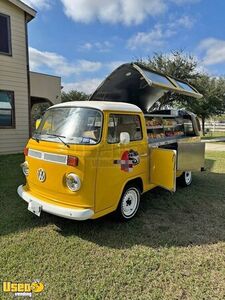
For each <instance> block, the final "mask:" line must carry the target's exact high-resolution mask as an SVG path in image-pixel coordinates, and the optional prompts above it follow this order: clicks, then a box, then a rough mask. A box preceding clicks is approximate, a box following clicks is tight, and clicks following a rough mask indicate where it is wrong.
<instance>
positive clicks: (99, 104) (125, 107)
mask: <svg viewBox="0 0 225 300" xmlns="http://www.w3.org/2000/svg"><path fill="white" fill-rule="evenodd" d="M74 106H75V107H76V106H78V107H90V108H97V109H99V110H101V111H105V110H110V111H126V112H142V110H141V109H140V108H139V107H137V106H136V105H134V104H130V103H125V102H108V101H70V102H64V103H60V104H56V105H54V106H52V107H51V108H53V107H74Z"/></svg>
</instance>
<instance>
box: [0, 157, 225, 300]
mask: <svg viewBox="0 0 225 300" xmlns="http://www.w3.org/2000/svg"><path fill="white" fill-rule="evenodd" d="M22 161H23V157H22V155H10V156H0V170H1V172H0V207H1V209H0V251H1V252H0V280H1V281H3V280H9V281H20V282H21V281H26V282H27V281H28V282H29V281H32V280H35V279H40V280H41V281H42V282H44V284H45V291H44V292H43V293H42V294H41V295H36V296H35V297H34V298H35V299H41V300H43V299H49V300H58V299H59V300H61V299H72V300H75V299H80V300H85V299H88V300H89V299H90V300H91V299H144V300H146V299H151V300H154V299H160V300H161V299H166V300H167V299H182V300H184V299H196V300H200V299H209V300H211V299H213V300H214V299H225V152H224V153H222V152H209V153H208V154H207V167H208V171H207V172H203V173H196V174H195V175H194V181H193V184H192V186H191V187H189V188H183V189H182V188H178V190H177V192H176V193H175V194H170V193H169V192H167V191H164V190H162V189H158V188H157V189H155V190H153V191H151V192H148V193H146V194H145V195H143V198H142V200H143V201H142V203H141V207H140V213H139V215H138V216H137V218H135V219H134V220H132V221H130V222H128V223H118V222H116V221H114V220H113V219H112V218H111V217H109V216H107V217H104V218H102V219H99V220H93V221H86V222H73V221H69V220H64V219H60V218H57V217H54V216H51V215H48V214H42V216H41V218H38V217H36V216H34V215H33V214H31V213H30V212H29V211H27V205H26V204H25V203H24V202H23V201H22V200H21V199H20V198H19V197H18V196H17V194H16V188H17V186H18V185H19V184H21V182H23V176H22V175H21V170H20V168H19V164H20V163H21V162H22ZM11 298H12V296H9V295H3V294H2V293H1V290H0V299H7V300H8V299H11ZM20 299H21V298H20Z"/></svg>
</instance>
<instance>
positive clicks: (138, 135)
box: [107, 114, 142, 144]
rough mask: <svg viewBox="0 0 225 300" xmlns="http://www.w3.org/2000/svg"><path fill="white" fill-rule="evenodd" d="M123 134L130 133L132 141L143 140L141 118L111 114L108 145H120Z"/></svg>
mask: <svg viewBox="0 0 225 300" xmlns="http://www.w3.org/2000/svg"><path fill="white" fill-rule="evenodd" d="M121 132H128V133H129V135H130V140H131V141H139V140H142V129H141V120H140V117H139V116H138V115H122V114H110V116H109V124H108V136H107V141H108V143H110V144H115V143H119V141H120V133H121Z"/></svg>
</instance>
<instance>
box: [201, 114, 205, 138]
mask: <svg viewBox="0 0 225 300" xmlns="http://www.w3.org/2000/svg"><path fill="white" fill-rule="evenodd" d="M201 119H202V134H203V136H205V117H201Z"/></svg>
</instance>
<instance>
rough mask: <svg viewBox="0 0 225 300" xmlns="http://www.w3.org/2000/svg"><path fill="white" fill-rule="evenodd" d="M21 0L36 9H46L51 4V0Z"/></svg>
mask: <svg viewBox="0 0 225 300" xmlns="http://www.w3.org/2000/svg"><path fill="white" fill-rule="evenodd" d="M22 2H24V3H25V4H27V5H29V6H30V7H34V8H37V9H48V8H50V7H51V4H52V0H22Z"/></svg>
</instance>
